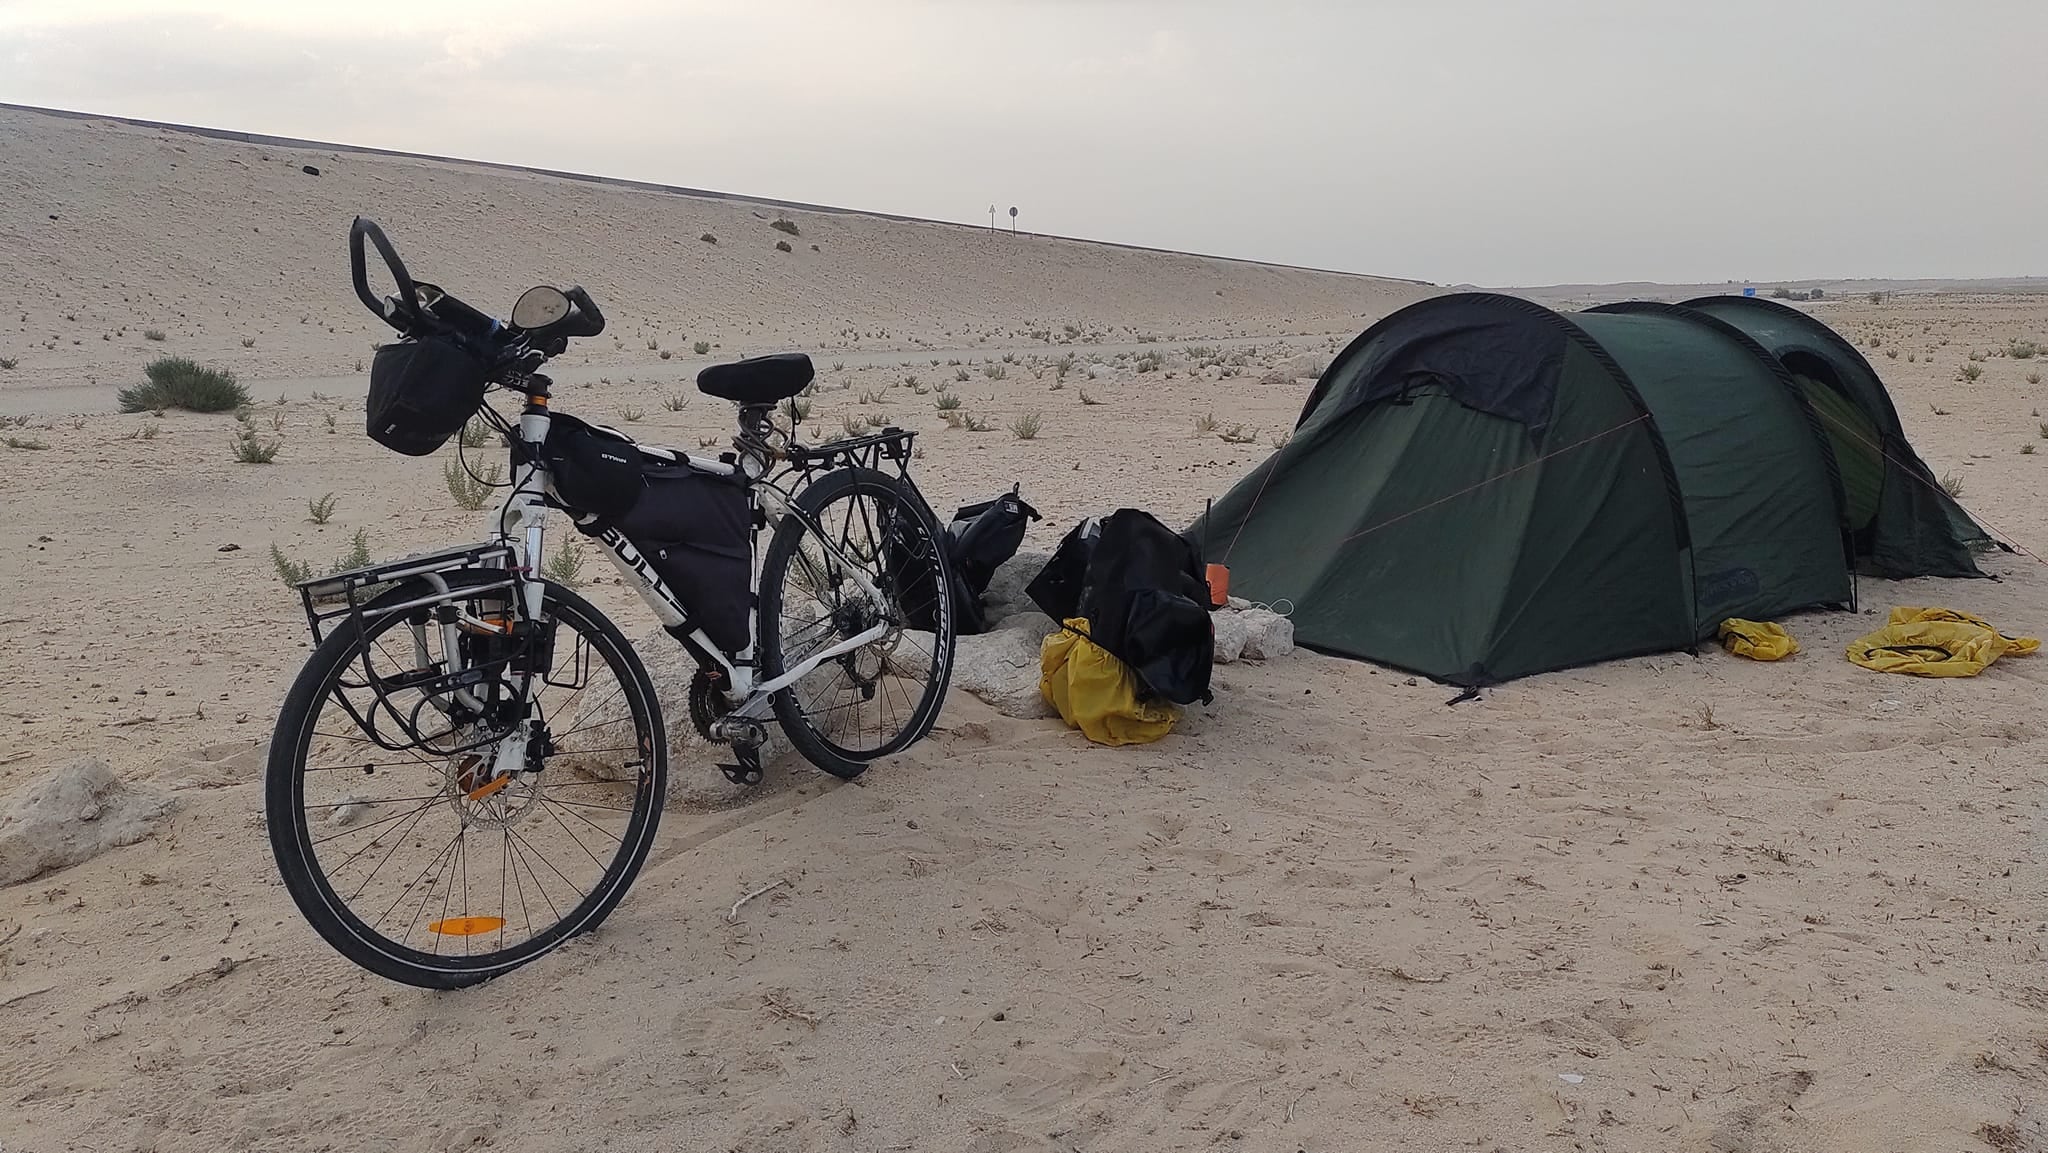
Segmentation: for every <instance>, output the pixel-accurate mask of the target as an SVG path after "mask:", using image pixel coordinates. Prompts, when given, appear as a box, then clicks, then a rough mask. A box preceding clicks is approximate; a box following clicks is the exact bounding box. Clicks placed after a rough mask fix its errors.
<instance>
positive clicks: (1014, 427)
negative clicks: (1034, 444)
mask: <svg viewBox="0 0 2048 1153" xmlns="http://www.w3.org/2000/svg"><path fill="white" fill-rule="evenodd" d="M1040 423H1041V417H1040V416H1039V412H1038V410H1037V409H1035V408H1034V409H1031V410H1030V411H1028V412H1020V413H1018V414H1017V415H1016V416H1015V417H1013V418H1011V420H1010V435H1011V436H1014V437H1016V438H1017V439H1018V440H1036V439H1038V426H1039V424H1040Z"/></svg>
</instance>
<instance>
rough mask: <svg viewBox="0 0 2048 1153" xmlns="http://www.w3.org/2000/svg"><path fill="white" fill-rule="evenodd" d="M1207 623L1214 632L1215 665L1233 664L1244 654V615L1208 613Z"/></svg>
mask: <svg viewBox="0 0 2048 1153" xmlns="http://www.w3.org/2000/svg"><path fill="white" fill-rule="evenodd" d="M1209 623H1210V625H1212V626H1214V628H1215V630H1216V649H1215V658H1216V663H1217V664H1219V665H1227V664H1231V663H1234V662H1235V661H1236V660H1237V658H1238V657H1239V656H1241V655H1242V654H1243V653H1244V642H1245V623H1244V614H1243V613H1234V612H1229V611H1224V612H1220V613H1210V614H1209Z"/></svg>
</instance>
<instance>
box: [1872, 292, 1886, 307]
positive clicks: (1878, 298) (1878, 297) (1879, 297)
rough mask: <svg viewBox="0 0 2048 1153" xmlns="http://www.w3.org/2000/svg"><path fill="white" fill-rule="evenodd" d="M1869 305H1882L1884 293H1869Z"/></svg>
mask: <svg viewBox="0 0 2048 1153" xmlns="http://www.w3.org/2000/svg"><path fill="white" fill-rule="evenodd" d="M1870 303H1872V304H1883V303H1884V293H1882V292H1876V291H1873V292H1871V294H1870Z"/></svg>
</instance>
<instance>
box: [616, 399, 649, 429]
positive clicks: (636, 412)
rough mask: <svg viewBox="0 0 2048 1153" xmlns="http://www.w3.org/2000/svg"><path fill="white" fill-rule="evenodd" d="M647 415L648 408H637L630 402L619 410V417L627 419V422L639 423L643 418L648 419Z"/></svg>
mask: <svg viewBox="0 0 2048 1153" xmlns="http://www.w3.org/2000/svg"><path fill="white" fill-rule="evenodd" d="M646 417H647V410H646V409H644V408H635V407H633V406H632V405H630V404H629V405H627V406H626V407H624V408H622V409H620V410H619V419H620V420H623V421H625V422H626V423H627V424H638V423H640V422H641V421H642V420H644V419H646Z"/></svg>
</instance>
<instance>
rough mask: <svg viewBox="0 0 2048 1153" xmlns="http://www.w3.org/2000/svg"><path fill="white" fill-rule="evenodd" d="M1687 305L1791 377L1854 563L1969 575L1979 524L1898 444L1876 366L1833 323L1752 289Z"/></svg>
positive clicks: (1897, 573) (1900, 435) (1897, 574)
mask: <svg viewBox="0 0 2048 1153" xmlns="http://www.w3.org/2000/svg"><path fill="white" fill-rule="evenodd" d="M1685 307H1687V308H1691V309H1694V310H1697V311H1699V312H1704V313H1706V314H1707V315H1709V316H1713V317H1716V318H1718V319H1720V320H1724V321H1726V322H1727V323H1729V324H1732V325H1734V326H1735V327H1736V328H1739V329H1741V330H1742V331H1743V333H1744V334H1745V335H1747V336H1748V337H1750V339H1752V340H1754V341H1756V342H1757V343H1758V344H1759V345H1762V346H1763V347H1764V349H1765V350H1767V351H1768V352H1769V353H1770V354H1771V356H1772V357H1773V358H1775V359H1776V360H1777V361H1778V362H1779V363H1780V364H1782V365H1784V366H1785V369H1786V371H1788V372H1790V373H1791V374H1792V376H1793V379H1795V380H1796V381H1798V382H1799V385H1800V388H1801V390H1802V391H1803V392H1805V394H1806V396H1807V399H1808V401H1809V402H1810V403H1811V405H1812V407H1813V409H1814V412H1815V413H1816V414H1817V415H1818V416H1819V417H1820V418H1821V424H1822V425H1823V426H1824V427H1825V429H1826V431H1827V435H1828V439H1829V442H1830V446H1831V447H1832V449H1833V450H1834V454H1835V460H1836V462H1837V463H1838V464H1839V465H1840V468H1841V473H1842V481H1843V486H1844V488H1845V490H1846V491H1847V494H1848V498H1849V513H1850V527H1851V528H1852V530H1853V531H1854V533H1855V540H1854V548H1855V555H1856V560H1857V566H1858V567H1859V568H1860V569H1861V570H1863V571H1865V572H1868V573H1871V574H1872V575H1874V576H1882V577H1892V578H1901V577H1915V576H1946V577H1974V576H1982V575H1984V574H1983V573H1982V572H1981V571H1979V570H1978V568H1977V562H1976V559H1975V557H1974V555H1973V554H1974V553H1975V552H1976V550H1978V549H1981V548H1984V547H1985V546H1987V545H1989V544H1990V543H1991V540H1990V538H1989V537H1988V536H1987V535H1986V534H1985V532H1984V530H1983V529H1981V528H1979V527H1977V523H1976V522H1975V521H1973V520H1971V519H1970V515H1969V514H1968V513H1966V512H1964V511H1963V510H1962V509H1961V508H1960V507H1958V506H1957V504H1956V502H1955V500H1954V499H1953V498H1952V497H1950V496H1949V495H1948V493H1946V492H1944V491H1943V490H1942V487H1941V485H1940V483H1939V482H1937V481H1936V480H1935V479H1934V473H1933V471H1932V470H1930V469H1929V468H1928V467H1927V465H1926V464H1925V463H1923V462H1922V461H1921V459H1920V457H1919V456H1918V455H1917V454H1916V453H1914V451H1913V446H1912V445H1910V444H1908V443H1906V433H1905V430H1904V429H1902V428H1901V427H1900V426H1899V414H1898V410H1896V409H1895V408H1893V407H1892V398H1891V396H1890V395H1889V394H1888V393H1886V392H1885V388H1884V382H1883V381H1881V380H1879V379H1878V376H1877V370H1876V369H1873V368H1872V367H1871V366H1870V362H1869V361H1867V360H1865V359H1863V354H1862V353H1860V352H1857V351H1856V348H1855V346H1854V345H1851V344H1850V343H1849V342H1848V341H1846V340H1843V339H1842V338H1841V336H1840V335H1838V334H1837V333H1836V332H1835V330H1834V329H1832V328H1829V327H1828V326H1827V325H1825V324H1822V323H1821V322H1820V321H1818V320H1815V319H1814V318H1813V317H1811V316H1808V315H1807V314H1806V313H1803V312H1801V311H1799V310H1798V309H1796V308H1788V307H1786V306H1785V305H1782V304H1778V303H1776V302H1774V301H1769V300H1765V299H1763V298H1762V297H1756V296H1747V297H1745V296H1703V297H1700V298H1699V299H1697V300H1689V301H1687V302H1686V303H1685Z"/></svg>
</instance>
